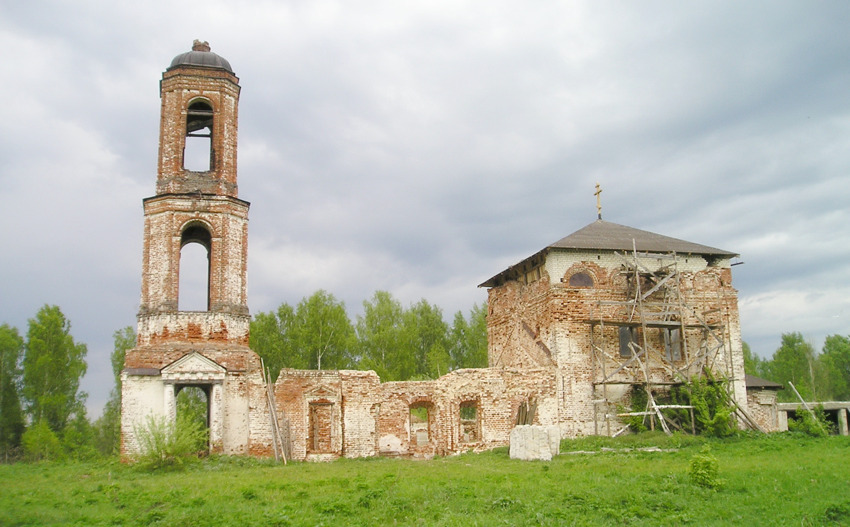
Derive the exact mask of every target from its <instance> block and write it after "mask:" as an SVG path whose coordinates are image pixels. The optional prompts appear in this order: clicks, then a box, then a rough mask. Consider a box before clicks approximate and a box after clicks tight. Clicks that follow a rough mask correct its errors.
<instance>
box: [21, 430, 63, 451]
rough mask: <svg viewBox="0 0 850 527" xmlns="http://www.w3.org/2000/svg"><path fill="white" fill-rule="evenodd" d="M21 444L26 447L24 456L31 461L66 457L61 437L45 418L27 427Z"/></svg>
mask: <svg viewBox="0 0 850 527" xmlns="http://www.w3.org/2000/svg"><path fill="white" fill-rule="evenodd" d="M21 444H22V445H23V447H24V456H25V457H26V459H28V460H30V461H49V460H56V459H62V458H63V457H64V451H63V449H62V443H61V442H60V441H59V437H58V436H57V435H56V433H55V432H53V430H51V429H50V425H49V424H47V421H44V420H41V421H38V422H37V423H35V424H33V425H31V426H30V427H29V428H27V431H26V432H24V435H23V436H22V437H21Z"/></svg>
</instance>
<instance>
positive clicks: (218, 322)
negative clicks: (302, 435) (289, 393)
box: [122, 46, 272, 456]
mask: <svg viewBox="0 0 850 527" xmlns="http://www.w3.org/2000/svg"><path fill="white" fill-rule="evenodd" d="M204 49H206V51H205V52H209V47H208V46H206V47H204V46H200V47H198V46H196V49H195V51H204ZM238 81H239V80H238V79H237V78H236V76H235V75H233V74H232V73H230V72H229V71H227V70H225V69H215V68H209V67H198V66H196V65H194V64H191V63H188V64H178V65H177V67H174V68H171V69H169V70H168V71H166V72H165V73H164V74H163V78H162V82H161V84H160V88H161V97H162V107H161V112H162V114H161V119H160V152H159V170H158V176H157V184H156V195H155V196H153V197H150V198H147V199H145V200H144V214H145V217H144V220H145V223H144V248H143V259H142V294H141V305H140V308H139V315H138V331H137V333H138V341H137V347H136V348H135V349H133V350H130V351H128V353H127V356H126V359H125V369H124V372H123V374H122V379H123V392H122V439H123V442H122V452H123V453H124V454H125V455H126V456H131V455H132V454H134V453H135V452H136V451H137V449H138V442H137V437H136V433H137V428H138V427H139V426H140V425H142V424H143V423H144V420H145V418H146V416H148V415H152V416H159V417H165V418H167V419H173V418H174V416H175V411H176V405H175V401H176V398H175V397H176V393H177V392H178V391H179V389H180V388H181V387H182V386H200V387H202V388H203V389H204V391H205V393H207V394H208V404H209V415H210V423H209V425H210V449H211V450H212V451H213V452H222V453H225V454H242V455H256V456H268V455H271V454H272V448H271V445H272V441H271V421H270V419H269V412H268V403H267V398H266V391H265V385H264V383H263V379H262V373H261V372H262V368H261V362H260V359H259V357H258V356H257V355H256V354H255V353H254V352H253V351H251V350H250V349H248V331H249V326H250V315H249V312H248V299H247V254H248V252H247V251H248V248H247V247H248V207H249V204H248V203H247V202H245V201H242V200H240V199H239V198H238V197H237V184H236V180H237V178H236V143H237V107H238V99H239V85H238ZM198 101H203V104H204V105H205V106H204V109H207V108H210V109H211V112H208V114H205V115H204V116H203V118H204V119H207V121H205V122H209V121H208V119H211V120H212V129H211V134H210V135H211V139H210V141H209V144H210V149H211V162H210V167H209V168H210V169H209V170H208V171H204V172H193V171H190V170H186V169H184V168H183V167H184V163H183V156H184V151H185V146H186V137H187V134H189V133H190V132H192V128H197V127H195V126H194V125H192V126H190V125H189V124H188V121H187V119H191V118H192V116H191V115H190V106H191V105H193V104H195V103H197V102H198ZM186 243H201V244H202V245H204V246H205V247H206V248H207V250H208V251H209V262H210V264H209V292H208V310H207V311H203V312H197V311H192V312H184V311H178V300H179V293H180V291H179V287H180V280H179V276H180V251H181V249H182V247H183V246H184V245H185V244H186ZM193 367H203V368H206V369H208V370H209V371H192V370H191V368H193ZM186 368H189V369H188V370H187V369H186Z"/></svg>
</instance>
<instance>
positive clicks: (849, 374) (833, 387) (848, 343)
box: [818, 335, 850, 401]
mask: <svg viewBox="0 0 850 527" xmlns="http://www.w3.org/2000/svg"><path fill="white" fill-rule="evenodd" d="M818 361H819V362H820V363H821V365H822V367H823V371H824V374H825V383H826V385H827V392H828V398H829V399H833V400H838V401H847V400H850V338H848V337H845V336H842V335H830V336H828V337H826V340H825V341H824V344H823V352H822V353H821V354H820V356H819V357H818Z"/></svg>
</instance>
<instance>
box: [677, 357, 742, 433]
mask: <svg viewBox="0 0 850 527" xmlns="http://www.w3.org/2000/svg"><path fill="white" fill-rule="evenodd" d="M682 388H683V389H684V390H685V391H686V392H687V393H688V396H689V399H690V402H691V405H693V407H694V420H695V421H696V423H694V424H695V425H696V429H697V432H699V433H701V434H705V435H707V436H710V437H729V436H731V435H734V434H735V433H736V432H737V430H738V427H737V426H736V424H735V416H734V409H733V407H732V401H731V399H730V397H729V393H728V392H727V391H726V383H725V382H724V381H722V380H717V379H715V378H714V377H713V376H712V375H711V374H710V373H709V372H706V376H705V377H703V378H694V379H692V380H691V382H690V383H688V384H686V385H684V386H683V387H682Z"/></svg>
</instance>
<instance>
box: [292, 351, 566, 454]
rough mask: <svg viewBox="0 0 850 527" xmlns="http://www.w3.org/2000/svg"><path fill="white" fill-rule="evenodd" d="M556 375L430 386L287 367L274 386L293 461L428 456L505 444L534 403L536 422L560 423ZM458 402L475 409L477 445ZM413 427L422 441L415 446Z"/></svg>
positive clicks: (470, 377)
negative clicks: (421, 418)
mask: <svg viewBox="0 0 850 527" xmlns="http://www.w3.org/2000/svg"><path fill="white" fill-rule="evenodd" d="M554 373H555V372H554V371H553V370H551V369H536V370H532V369H528V370H523V371H517V370H506V369H496V368H487V369H467V370H458V371H454V372H452V373H450V374H448V375H445V376H443V377H441V378H439V379H436V380H433V381H408V382H387V383H383V384H382V383H381V382H380V380H379V379H378V376H377V375H376V374H375V373H374V372H372V371H368V372H362V371H306V370H288V369H286V370H283V371H282V372H281V375H280V377H279V378H278V380H277V383H276V384H275V400H276V401H277V404H278V414H279V415H281V416H285V417H286V419H287V420H288V422H289V426H290V434H291V437H292V457H293V459H299V460H304V459H306V460H310V459H327V458H328V457H339V456H345V457H369V456H375V455H384V456H405V457H432V456H434V455H446V454H451V453H455V452H461V451H466V450H484V449H489V448H493V447H496V446H505V445H507V444H508V442H509V437H510V431H511V429H512V428H513V427H514V425H515V424H516V418H517V410H518V408H519V406H520V404H521V403H523V402H528V401H532V402H536V403H537V412H536V417H535V422H536V423H538V424H547V425H553V424H557V421H558V408H557V405H556V404H555V400H556V398H555V393H556V384H557V383H556V378H555V375H554ZM462 405H465V406H474V407H475V408H476V410H477V412H476V413H477V420H478V437H477V438H474V440H469V439H468V437H467V436H465V435H464V432H463V430H464V428H463V423H462V419H461V406H462ZM319 407H321V410H320V411H321V412H323V415H324V416H326V417H327V420H328V421H327V422H323V423H316V422H315V421H314V420H311V410H312V411H313V415H314V416H315V415H316V411H317V410H318V408H319ZM417 407H421V408H425V409H427V422H426V423H422V426H421V427H417V425H416V423H415V418H413V417H411V408H417ZM317 425H318V426H317ZM417 430H421V431H422V432H420V437H422V438H423V439H424V440H423V441H417V437H416V436H417V433H416V432H417ZM317 434H318V435H319V436H320V437H319V438H318V440H316V439H314V438H316V436H317ZM426 438H427V439H426ZM317 444H319V445H327V447H326V448H322V449H316V448H315V446H316V445H317Z"/></svg>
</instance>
